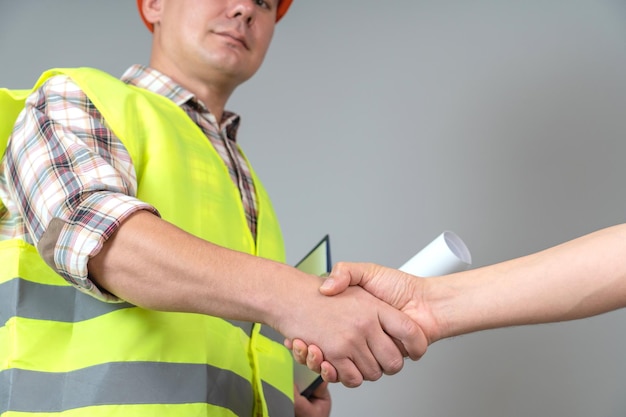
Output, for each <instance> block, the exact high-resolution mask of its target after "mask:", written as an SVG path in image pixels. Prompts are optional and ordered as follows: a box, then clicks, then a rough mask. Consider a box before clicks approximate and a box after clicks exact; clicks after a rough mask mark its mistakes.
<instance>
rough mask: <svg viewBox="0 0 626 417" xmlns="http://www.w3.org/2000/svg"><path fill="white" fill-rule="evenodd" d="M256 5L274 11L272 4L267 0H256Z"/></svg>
mask: <svg viewBox="0 0 626 417" xmlns="http://www.w3.org/2000/svg"><path fill="white" fill-rule="evenodd" d="M254 3H255V4H256V5H257V6H261V7H263V8H264V9H268V10H271V9H272V4H271V3H270V2H269V1H266V0H254Z"/></svg>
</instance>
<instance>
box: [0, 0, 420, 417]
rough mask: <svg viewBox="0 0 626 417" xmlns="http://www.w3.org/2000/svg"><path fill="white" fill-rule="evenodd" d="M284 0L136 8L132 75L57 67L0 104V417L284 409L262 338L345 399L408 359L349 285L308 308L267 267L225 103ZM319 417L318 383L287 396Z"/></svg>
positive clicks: (270, 236)
mask: <svg viewBox="0 0 626 417" xmlns="http://www.w3.org/2000/svg"><path fill="white" fill-rule="evenodd" d="M290 3H291V1H290V0H282V1H278V0H267V1H266V0H261V1H257V0H213V1H203V0H138V7H139V11H140V14H141V16H142V19H143V20H144V22H145V23H146V24H147V26H148V27H149V29H150V30H152V31H153V42H152V51H151V59H150V65H149V66H148V67H144V66H139V65H135V66H132V67H131V68H129V70H127V72H126V73H125V74H124V75H123V76H122V81H120V80H118V79H115V78H113V77H111V76H109V75H108V74H105V73H102V72H100V71H98V70H95V69H89V68H80V69H56V70H51V71H48V72H46V73H45V74H44V75H42V77H41V78H40V80H39V81H38V83H37V84H36V88H34V89H33V92H32V94H29V95H25V94H24V92H23V91H20V92H8V91H6V90H5V91H3V92H2V94H0V103H4V104H3V106H5V107H6V111H5V112H4V113H3V115H4V116H5V117H4V118H3V120H2V122H3V123H4V124H5V125H6V124H9V125H10V126H12V125H13V121H14V120H15V121H16V122H15V126H14V127H13V128H12V129H11V127H9V129H8V131H12V133H11V136H10V139H9V140H8V143H7V148H6V152H5V155H4V157H3V160H2V165H1V167H0V170H1V171H0V200H1V201H2V203H3V204H2V205H0V216H1V217H0V237H1V239H2V240H1V241H0V263H1V264H2V265H3V268H4V269H3V270H2V271H0V274H2V275H0V306H1V307H0V323H2V325H3V327H2V328H0V358H1V360H0V363H2V368H0V415H4V413H7V414H10V413H12V412H22V413H60V414H59V415H66V414H67V415H69V414H72V415H75V413H76V412H77V411H76V410H79V411H80V412H81V413H82V415H90V416H91V415H107V416H111V415H119V416H125V417H127V416H146V415H158V416H182V415H184V416H205V415H238V416H252V415H254V416H270V415H271V416H287V415H293V414H294V387H293V370H292V365H291V364H292V359H291V355H290V353H289V352H288V351H287V350H286V349H285V348H284V347H283V346H282V344H281V343H280V341H281V340H282V336H279V335H278V334H277V333H276V332H275V331H274V330H273V329H275V330H277V331H279V332H280V333H281V334H282V335H284V336H285V337H289V338H292V337H295V336H298V337H302V338H303V339H304V340H305V341H306V342H309V343H314V344H316V345H318V346H320V347H321V348H323V349H324V351H325V352H326V355H327V358H328V359H329V361H330V362H331V363H332V364H333V365H334V366H335V367H336V369H337V370H338V371H339V375H340V376H339V378H340V379H341V380H342V382H344V383H345V384H346V385H348V386H356V385H358V384H360V383H361V381H362V380H363V379H368V380H375V379H378V378H380V376H381V375H382V374H383V373H388V374H392V373H395V372H398V371H399V370H400V368H401V367H402V362H403V355H409V356H410V357H412V358H414V359H417V358H419V357H420V356H421V355H422V354H423V353H424V350H425V348H426V340H425V338H424V335H423V333H422V332H421V330H420V329H419V327H418V326H416V325H415V323H414V322H413V321H412V320H410V319H409V318H408V316H406V315H405V314H403V313H401V312H399V311H398V310H397V309H394V308H392V307H390V306H389V305H387V304H386V303H383V302H382V301H380V300H378V299H376V298H375V297H373V296H372V295H370V294H368V293H367V292H366V291H363V290H362V289H360V288H356V287H355V288H351V289H349V290H348V291H346V293H345V294H343V295H341V296H339V297H332V298H329V297H324V296H322V295H321V294H319V292H318V291H317V287H318V286H319V285H320V284H321V282H322V281H321V278H319V277H315V276H311V275H308V274H304V273H301V272H299V271H297V270H296V269H294V268H292V267H289V266H287V265H285V264H284V263H283V261H284V249H283V242H282V237H281V234H280V228H279V225H278V222H277V220H276V216H275V213H274V210H273V209H272V206H271V203H270V200H269V197H268V195H267V193H266V192H265V190H264V188H263V186H262V184H261V183H260V181H259V180H258V178H257V177H256V175H255V173H254V171H253V170H252V169H251V168H250V166H249V164H248V162H247V160H246V158H245V156H244V155H243V153H242V152H241V150H240V149H239V148H238V146H237V144H236V142H235V136H236V132H237V128H238V123H239V118H238V116H237V115H235V114H234V113H231V112H229V111H226V110H225V107H226V103H227V101H228V99H229V97H230V95H231V94H232V93H233V91H234V90H235V89H236V88H237V87H238V86H239V85H240V84H241V83H243V82H245V81H246V80H248V79H249V78H250V77H251V76H253V75H254V74H255V72H256V71H257V70H258V68H259V67H260V65H261V63H262V62H263V59H264V57H265V54H266V52H267V49H268V47H269V45H270V41H271V39H272V35H273V31H274V25H275V22H276V21H277V20H279V19H280V18H281V17H282V16H283V15H284V14H285V13H286V11H287V9H288V8H289V5H290ZM26 96H27V97H26ZM22 108H23V110H21V109H22ZM20 110H21V112H20V113H19V116H18V114H17V113H18V112H19V111H20ZM16 118H17V119H16ZM8 131H7V128H6V126H0V132H7V133H6V135H8V134H9V132H8ZM5 139H6V137H0V144H3V143H4V140H5ZM4 265H7V267H6V268H5V267H4ZM70 285H71V286H70ZM72 287H74V288H72ZM76 289H78V290H79V291H76ZM261 323H262V324H263V325H261ZM265 325H267V326H265ZM272 328H273V329H272ZM7 346H8V348H7ZM301 388H303V387H301ZM329 410H330V396H329V394H328V390H327V387H326V386H325V385H322V386H321V387H320V388H319V389H318V391H317V392H316V393H315V395H314V397H313V398H312V399H311V401H308V400H306V399H305V398H303V397H300V396H299V395H295V414H296V415H299V416H326V415H328V414H329Z"/></svg>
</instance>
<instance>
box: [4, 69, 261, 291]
mask: <svg viewBox="0 0 626 417" xmlns="http://www.w3.org/2000/svg"><path fill="white" fill-rule="evenodd" d="M122 80H123V81H124V82H126V83H129V84H133V85H136V86H138V87H141V88H145V89H148V90H150V91H153V92H155V93H158V94H161V95H163V96H165V97H167V98H169V99H170V100H172V101H173V102H174V103H176V104H177V105H178V106H180V107H181V108H182V109H183V110H185V112H186V113H187V114H188V115H189V116H190V117H191V118H192V120H194V122H195V123H196V124H197V125H198V126H199V127H200V128H201V129H202V131H203V132H204V133H205V135H206V136H207V138H208V139H209V140H210V141H211V143H212V144H213V146H214V147H215V149H216V150H217V152H218V153H219V155H220V156H221V158H222V159H223V161H224V163H225V164H226V166H227V167H228V170H229V172H230V176H231V178H232V180H233V182H234V183H235V184H236V185H237V187H238V188H239V191H240V194H241V198H242V203H243V206H244V209H245V212H246V215H247V219H248V225H249V227H250V230H251V232H252V235H253V237H255V236H256V219H257V202H256V194H255V190H254V185H253V183H252V179H251V175H250V170H249V167H248V165H247V163H246V161H245V159H244V157H243V155H242V154H241V152H240V151H239V149H238V147H237V145H236V142H235V141H236V134H237V129H238V127H239V121H240V118H239V116H238V115H236V114H234V113H230V112H224V115H223V117H222V120H221V123H217V120H216V119H215V116H214V115H212V114H211V113H210V112H209V111H208V109H207V108H206V106H205V105H204V104H202V103H201V102H199V101H198V100H197V99H196V98H195V96H194V95H193V94H192V93H191V92H189V91H188V90H185V89H184V88H183V87H181V86H180V85H178V84H176V83H175V82H174V81H173V80H172V79H171V78H169V77H167V76H165V75H164V74H161V73H160V72H158V71H156V70H154V69H151V68H147V67H143V66H140V65H134V66H132V67H130V68H129V69H128V70H127V71H126V72H125V73H124V75H123V76H122ZM136 195H137V178H136V176H135V170H134V167H133V165H132V161H131V159H130V156H129V154H128V152H127V151H126V149H125V147H124V145H123V144H122V143H121V142H120V140H119V139H118V138H117V137H116V136H115V135H114V134H113V132H112V131H111V130H110V129H109V127H108V125H107V123H106V121H105V120H104V119H103V117H102V115H101V114H100V112H99V111H98V110H97V109H96V108H95V106H94V105H93V103H92V102H91V101H90V100H89V99H88V98H87V96H86V95H85V94H84V93H83V92H82V91H81V90H80V89H79V87H78V86H77V85H76V84H75V83H74V82H73V81H72V80H71V79H69V78H68V77H66V76H55V77H53V78H51V79H49V80H48V81H46V83H45V84H44V85H43V86H42V87H41V88H39V89H38V90H37V91H35V92H34V93H33V94H31V95H30V97H28V99H27V100H26V106H25V111H23V112H22V113H21V114H20V116H19V117H18V120H17V122H16V124H15V127H14V130H13V134H12V136H11V138H10V141H9V144H8V147H7V151H6V153H5V156H4V158H3V159H2V164H1V165H0V200H1V201H2V203H4V206H5V207H4V208H3V207H2V205H1V204H0V240H4V239H10V238H19V239H23V240H25V241H27V242H29V243H31V244H34V245H36V246H37V247H38V248H39V250H40V253H41V254H42V256H43V257H44V259H45V260H46V262H47V263H48V264H49V265H53V266H54V267H55V268H56V271H57V272H58V273H59V274H60V275H61V276H63V277H64V278H65V279H66V280H67V281H68V282H70V283H71V284H73V285H74V286H76V287H77V288H78V289H80V290H82V291H84V292H87V293H90V294H92V295H94V296H96V297H98V298H100V299H103V300H109V301H115V300H117V299H116V298H115V297H113V296H111V295H109V294H107V293H106V292H105V291H101V290H100V289H99V288H97V287H96V286H95V285H94V283H93V282H92V281H91V280H90V279H89V277H88V271H87V262H88V260H89V258H90V257H92V256H94V255H96V254H97V253H98V252H99V251H100V249H101V248H102V244H103V243H104V241H106V239H107V238H109V237H110V236H111V235H112V234H113V233H114V232H115V231H116V230H117V228H118V227H119V225H120V223H121V222H122V221H123V220H124V219H126V218H127V217H128V216H129V215H130V214H132V213H134V212H136V211H138V210H149V211H152V212H153V213H155V214H157V215H158V212H157V210H156V209H155V208H154V207H151V206H150V205H148V204H146V203H144V202H142V201H139V200H138V199H137V198H136ZM46 245H48V246H49V248H50V250H45V249H43V248H42V246H46Z"/></svg>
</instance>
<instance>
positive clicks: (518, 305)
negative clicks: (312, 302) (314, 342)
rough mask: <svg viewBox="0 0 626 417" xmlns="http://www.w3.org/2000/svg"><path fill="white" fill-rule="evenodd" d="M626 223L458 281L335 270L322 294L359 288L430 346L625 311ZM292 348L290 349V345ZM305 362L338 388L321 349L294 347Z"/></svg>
mask: <svg viewBox="0 0 626 417" xmlns="http://www.w3.org/2000/svg"><path fill="white" fill-rule="evenodd" d="M624 242H626V224H620V225H615V226H612V227H608V228H605V229H601V230H597V231H595V232H593V233H589V234H587V235H584V236H581V237H579V238H576V239H573V240H571V241H568V242H565V243H562V244H560V245H557V246H554V247H552V248H548V249H545V250H543V251H540V252H537V253H533V254H530V255H527V256H524V257H520V258H516V259H511V260H508V261H505V262H501V263H497V264H493V265H488V266H485V267H482V268H477V269H472V270H469V271H464V272H460V273H456V274H451V275H447V276H441V277H433V278H416V277H414V276H412V275H409V274H406V273H403V272H401V271H398V270H396V269H391V268H385V267H382V266H380V265H375V264H364V263H338V264H337V265H335V267H334V268H333V271H332V273H331V274H330V278H329V279H327V280H326V282H324V284H323V286H322V287H321V289H320V291H321V292H322V293H324V294H326V295H329V296H330V295H335V294H339V293H341V292H342V291H343V290H345V289H346V288H348V286H350V285H359V286H361V287H363V288H365V289H366V290H368V291H370V292H371V293H372V294H374V295H376V296H377V297H379V298H380V299H382V300H385V301H387V302H389V303H390V304H392V305H393V306H395V307H397V308H399V309H401V310H402V311H404V312H405V313H407V314H408V315H410V316H411V317H413V319H414V320H415V321H416V322H417V323H419V325H420V327H421V328H422V330H423V331H424V333H425V335H426V337H427V339H428V343H429V344H432V343H434V342H436V341H438V340H441V339H444V338H448V337H452V336H458V335H461V334H466V333H471V332H476V331H480V330H486V329H495V328H500V327H508V326H519V325H530V324H539V323H551V322H560V321H567V320H575V319H580V318H584V317H590V316H594V315H598V314H602V313H606V312H609V311H612V310H616V309H619V308H623V307H626V263H625V262H624V252H625V250H624ZM288 345H290V346H291V343H290V342H289V341H288ZM293 347H294V355H295V357H296V359H297V360H298V361H299V362H301V363H307V364H308V365H309V367H310V368H311V369H314V370H316V371H317V372H321V374H322V376H323V378H324V379H325V380H326V381H332V382H336V381H337V380H338V378H337V371H336V369H335V368H334V367H333V366H332V364H330V363H327V362H323V350H322V351H320V349H319V348H318V347H317V346H308V349H307V346H306V344H304V343H302V341H300V340H295V341H293Z"/></svg>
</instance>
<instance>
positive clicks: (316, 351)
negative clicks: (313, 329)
mask: <svg viewBox="0 0 626 417" xmlns="http://www.w3.org/2000/svg"><path fill="white" fill-rule="evenodd" d="M323 361H324V355H323V354H322V351H321V349H320V348H318V347H317V346H316V345H309V354H308V355H307V357H306V366H307V367H308V368H309V369H310V370H312V371H313V372H317V373H318V374H319V373H320V372H321V365H322V362H323Z"/></svg>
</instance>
